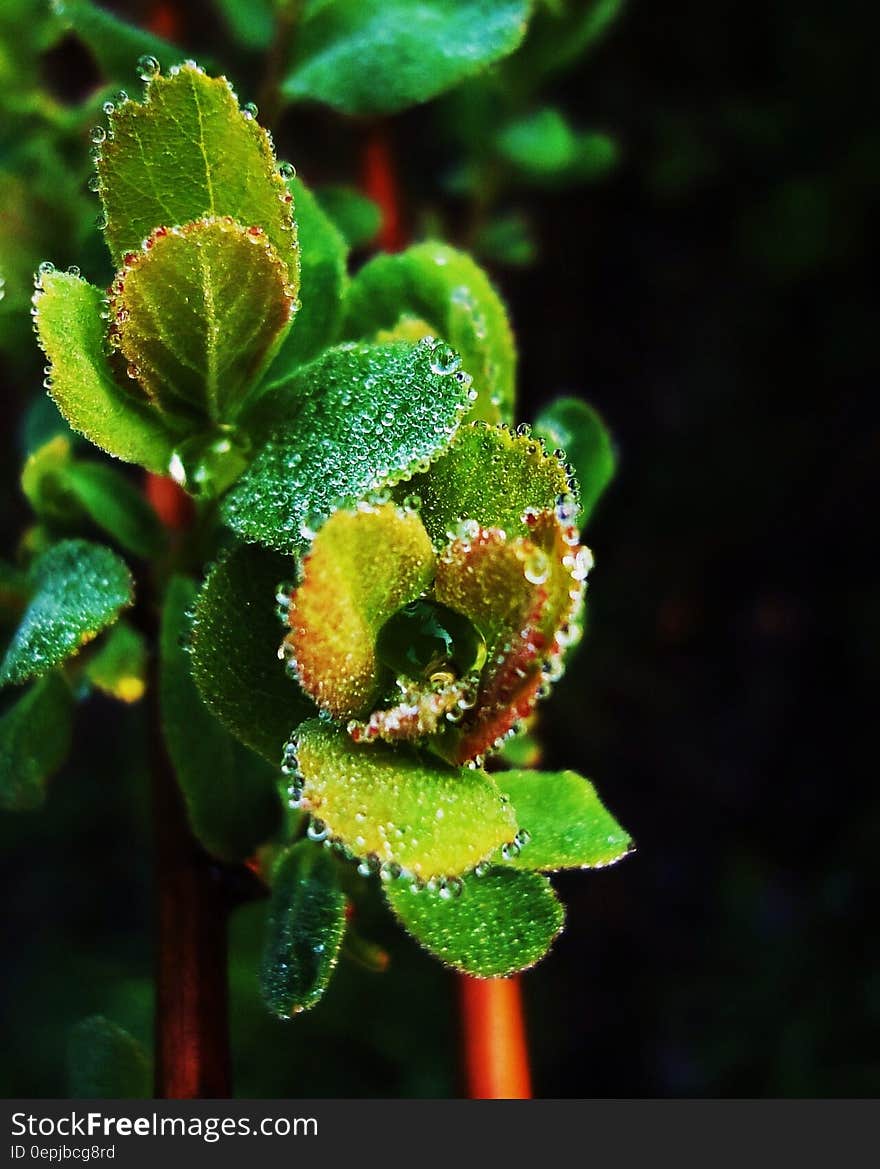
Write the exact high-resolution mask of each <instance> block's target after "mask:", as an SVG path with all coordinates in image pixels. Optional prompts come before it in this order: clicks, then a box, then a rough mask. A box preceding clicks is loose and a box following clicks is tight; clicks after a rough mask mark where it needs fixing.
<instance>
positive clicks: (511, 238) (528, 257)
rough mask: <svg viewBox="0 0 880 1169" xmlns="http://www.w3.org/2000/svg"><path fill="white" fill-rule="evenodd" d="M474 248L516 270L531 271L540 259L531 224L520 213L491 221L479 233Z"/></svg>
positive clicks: (501, 216)
mask: <svg viewBox="0 0 880 1169" xmlns="http://www.w3.org/2000/svg"><path fill="white" fill-rule="evenodd" d="M474 247H475V248H476V249H477V251H478V252H479V254H480V255H481V256H485V257H486V258H487V259H488V260H492V261H494V262H495V263H498V264H509V265H510V266H511V267H514V268H527V267H528V266H529V265H530V264H533V263H534V262H535V260H536V259H537V256H538V247H537V244H536V243H535V237H534V233H533V231H532V227H531V224H530V223H529V221H528V220H527V219H526V218H525V217H524V216H523V215H520V214H517V213H513V214H510V215H498V216H495V217H494V218H492V219H490V220H489V222H488V223H486V224H484V225H483V227H481V228H480V230H479V231H478V232H477V237H476V240H475V243H474Z"/></svg>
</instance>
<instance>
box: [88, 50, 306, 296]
mask: <svg viewBox="0 0 880 1169" xmlns="http://www.w3.org/2000/svg"><path fill="white" fill-rule="evenodd" d="M110 131H111V134H108V136H107V139H106V141H105V142H104V143H103V145H102V146H101V148H100V157H99V158H98V162H97V167H98V177H99V180H100V183H101V198H102V199H103V202H104V210H105V212H106V215H107V229H106V233H107V240H108V242H109V244H110V247H111V250H112V252H113V254H114V257H115V258H116V259H117V261H119V260H120V259H121V258H122V257H123V256H124V255H125V253H126V252H133V251H137V250H138V249H139V248H140V246H141V242H142V241H143V240H145V239H147V237H148V236H149V235H150V234H151V232H153V231H154V230H155V228H157V227H159V226H163V227H169V228H170V227H175V226H181V225H182V224H184V223H191V222H192V221H193V220H195V219H201V218H203V217H206V216H224V215H231V216H232V217H233V218H234V219H235V220H236V221H237V222H238V223H240V224H241V225H242V226H243V227H253V226H256V227H261V228H262V229H263V231H265V233H266V235H267V236H268V238H269V241H270V242H271V243H272V245H273V246H274V247H275V249H276V251H277V252H278V255H279V257H280V259H281V260H282V262H283V263H285V264H286V265H287V267H288V279H289V282H290V283H291V285H293V287H294V288H296V284H297V268H298V253H297V252H296V250H295V249H296V228H295V225H294V223H293V217H292V211H293V204H292V202H291V203H287V202H285V199H286V198H287V195H288V192H287V188H286V186H285V184H284V180H283V179H282V177H281V175H280V174H279V173H278V170H277V168H276V164H275V157H274V155H273V153H272V146H271V143H270V141H269V138H268V136H267V134H266V131H265V130H264V129H263V128H262V127H261V126H260V125H258V123H257V122H256V121H255V119H254V118H252V117H250V116H249V115H248V114H246V113H243V112H242V111H241V110H240V109H239V107H238V101H237V99H236V97H235V94H234V93H233V91H232V89H231V87H230V86H229V83H228V82H227V81H226V79H225V78H223V77H206V76H205V75H204V74H203V73H202V72H201V71H200V70H199V69H198V68H197V67H196V66H194V65H192V64H184V65H181V66H180V67H179V69H178V70H177V72H176V73H169V74H168V75H167V76H159V77H156V78H155V80H153V81H150V82H149V83H148V84H147V89H146V97H145V100H144V102H143V103H139V102H135V101H127V102H123V103H122V104H121V105H120V106H117V108H116V111H115V112H114V113H113V114H111V115H110Z"/></svg>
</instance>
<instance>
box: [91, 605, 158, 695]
mask: <svg viewBox="0 0 880 1169" xmlns="http://www.w3.org/2000/svg"><path fill="white" fill-rule="evenodd" d="M147 656H148V655H147V644H146V641H145V640H144V636H143V634H142V633H138V631H137V630H136V629H134V628H133V627H132V626H131V625H129V624H128V622H126V621H119V622H117V624H116V625H114V626H113V628H112V629H111V630H110V632H109V633H108V634H107V637H106V640H105V641H104V644H103V645H102V646H101V647H100V649H99V650H98V651H97V652H96V653H95V655H94V656H93V657H92V658H90V660H89V662H88V663H87V665H86V669H85V673H86V677H87V678H88V680H89V681H90V682H91V684H92V685H93V686H96V687H97V688H98V690H101V691H103V692H104V693H105V694H109V695H110V697H111V698H118V699H119V700H120V702H137V701H139V699H141V698H142V697H143V695H144V691H145V690H146V688H147Z"/></svg>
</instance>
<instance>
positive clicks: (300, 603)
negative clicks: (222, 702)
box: [288, 503, 435, 719]
mask: <svg viewBox="0 0 880 1169" xmlns="http://www.w3.org/2000/svg"><path fill="white" fill-rule="evenodd" d="M434 566H435V565H434V552H433V549H432V548H431V541H430V540H429V539H428V534H427V532H426V531H425V529H424V527H423V526H422V524H421V521H420V520H419V518H418V516H417V515H416V514H415V513H414V512H403V511H400V510H398V509H397V508H396V507H394V505H393V504H390V503H388V504H384V505H382V506H380V507H376V508H372V509H371V510H370V511H363V510H355V511H338V512H336V513H335V515H332V516H331V517H330V519H329V520H328V521H327V523H326V524H325V525H324V526H323V527H322V528H321V530H320V532H319V533H318V535H317V537H316V538H315V541H314V543H313V544H312V547H311V549H310V551H309V554H308V556H307V557H306V559H305V561H304V563H303V576H302V581H301V582H300V584H299V585H298V587H297V589H296V592H295V593H294V596H293V603H292V605H291V609H290V627H291V632H290V634H289V636H288V641H289V643H290V645H291V647H292V650H293V657H294V659H295V660H296V663H297V675H298V677H299V679H300V682H301V684H302V686H303V688H304V689H305V690H306V692H307V693H309V694H310V695H311V696H312V697H313V698H314V699H315V701H316V702H317V703H318V704H319V705H320V706H321V708H322V709H323V710H326V711H327V712H328V713H329V714H331V715H333V717H334V718H337V719H349V718H353V717H355V716H357V715H363V714H367V713H369V711H370V710H371V709H372V707H373V705H374V703H375V702H376V701H377V699H378V698H379V696H380V691H381V688H382V687H381V682H382V678H383V676H384V671H383V669H382V667H381V666H380V663H379V661H378V660H377V657H376V637H377V635H378V633H379V630H380V628H381V627H382V625H383V624H384V623H385V622H386V621H387V620H388V618H389V617H391V616H392V615H393V614H394V613H396V612H397V610H398V609H400V608H402V607H403V606H404V605H406V604H407V603H408V602H409V601H413V600H415V599H416V598H417V597H419V596H421V595H422V593H424V592H425V590H426V589H427V588H428V587H429V585H430V584H431V581H432V579H433V577H434Z"/></svg>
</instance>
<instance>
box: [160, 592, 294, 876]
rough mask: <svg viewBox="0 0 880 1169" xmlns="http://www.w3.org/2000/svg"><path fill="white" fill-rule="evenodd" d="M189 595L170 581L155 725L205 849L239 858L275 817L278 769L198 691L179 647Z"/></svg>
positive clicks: (264, 836) (185, 632)
mask: <svg viewBox="0 0 880 1169" xmlns="http://www.w3.org/2000/svg"><path fill="white" fill-rule="evenodd" d="M195 597H196V585H195V583H194V582H193V581H191V580H187V579H186V578H185V577H180V576H177V577H174V578H173V579H172V581H171V584H170V585H169V587H168V593H167V596H166V600H165V607H164V610H163V613H162V631H161V638H160V658H161V671H160V699H161V708H162V731H163V735H164V737H165V743H166V745H167V747H168V754H169V755H170V756H171V760H172V762H173V764H174V769H175V771H176V772H177V779H178V782H179V783H180V788H181V791H182V792H183V796H184V800H185V801H186V808H187V813H188V815H189V820H190V824H191V825H192V829H193V832H194V833H195V835H196V836H197V837H198V839H199V840H200V841H201V843H202V844H203V845H204V846H205V848H206V849H207V850H208V851H209V852H211V853H213V854H214V855H216V856H219V857H222V858H223V859H224V860H230V861H239V860H244V859H245V858H246V857H248V856H250V855H251V853H252V852H253V851H254V850H255V849H256V847H257V846H258V845H259V844H262V843H263V842H264V841H266V840H268V839H269V837H270V836H271V835H272V834H273V833H274V832H275V831H276V829H277V828H278V826H279V824H280V822H281V802H280V799H279V797H278V792H277V788H276V778H277V772H276V768H274V767H272V766H271V765H270V764H268V763H267V762H266V761H265V760H264V759H260V758H259V757H258V756H257V755H255V754H254V753H253V752H252V751H249V750H248V749H247V748H246V747H243V746H242V745H241V744H240V743H239V742H237V741H236V740H235V739H234V738H233V737H232V736H231V735H230V734H229V732H228V731H226V730H225V729H224V727H223V726H221V724H220V723H219V722H218V721H217V719H216V718H215V717H214V715H213V714H212V713H211V712H210V710H208V708H207V707H206V706H205V705H204V703H203V702H202V699H201V697H200V696H199V691H198V690H197V689H196V685H195V682H193V680H192V675H191V673H190V655H189V653H188V652H187V648H186V643H187V640H188V637H189V633H190V619H189V617H188V613H189V611H190V610H191V609H192V606H193V604H194V602H195ZM227 620H229V614H227Z"/></svg>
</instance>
